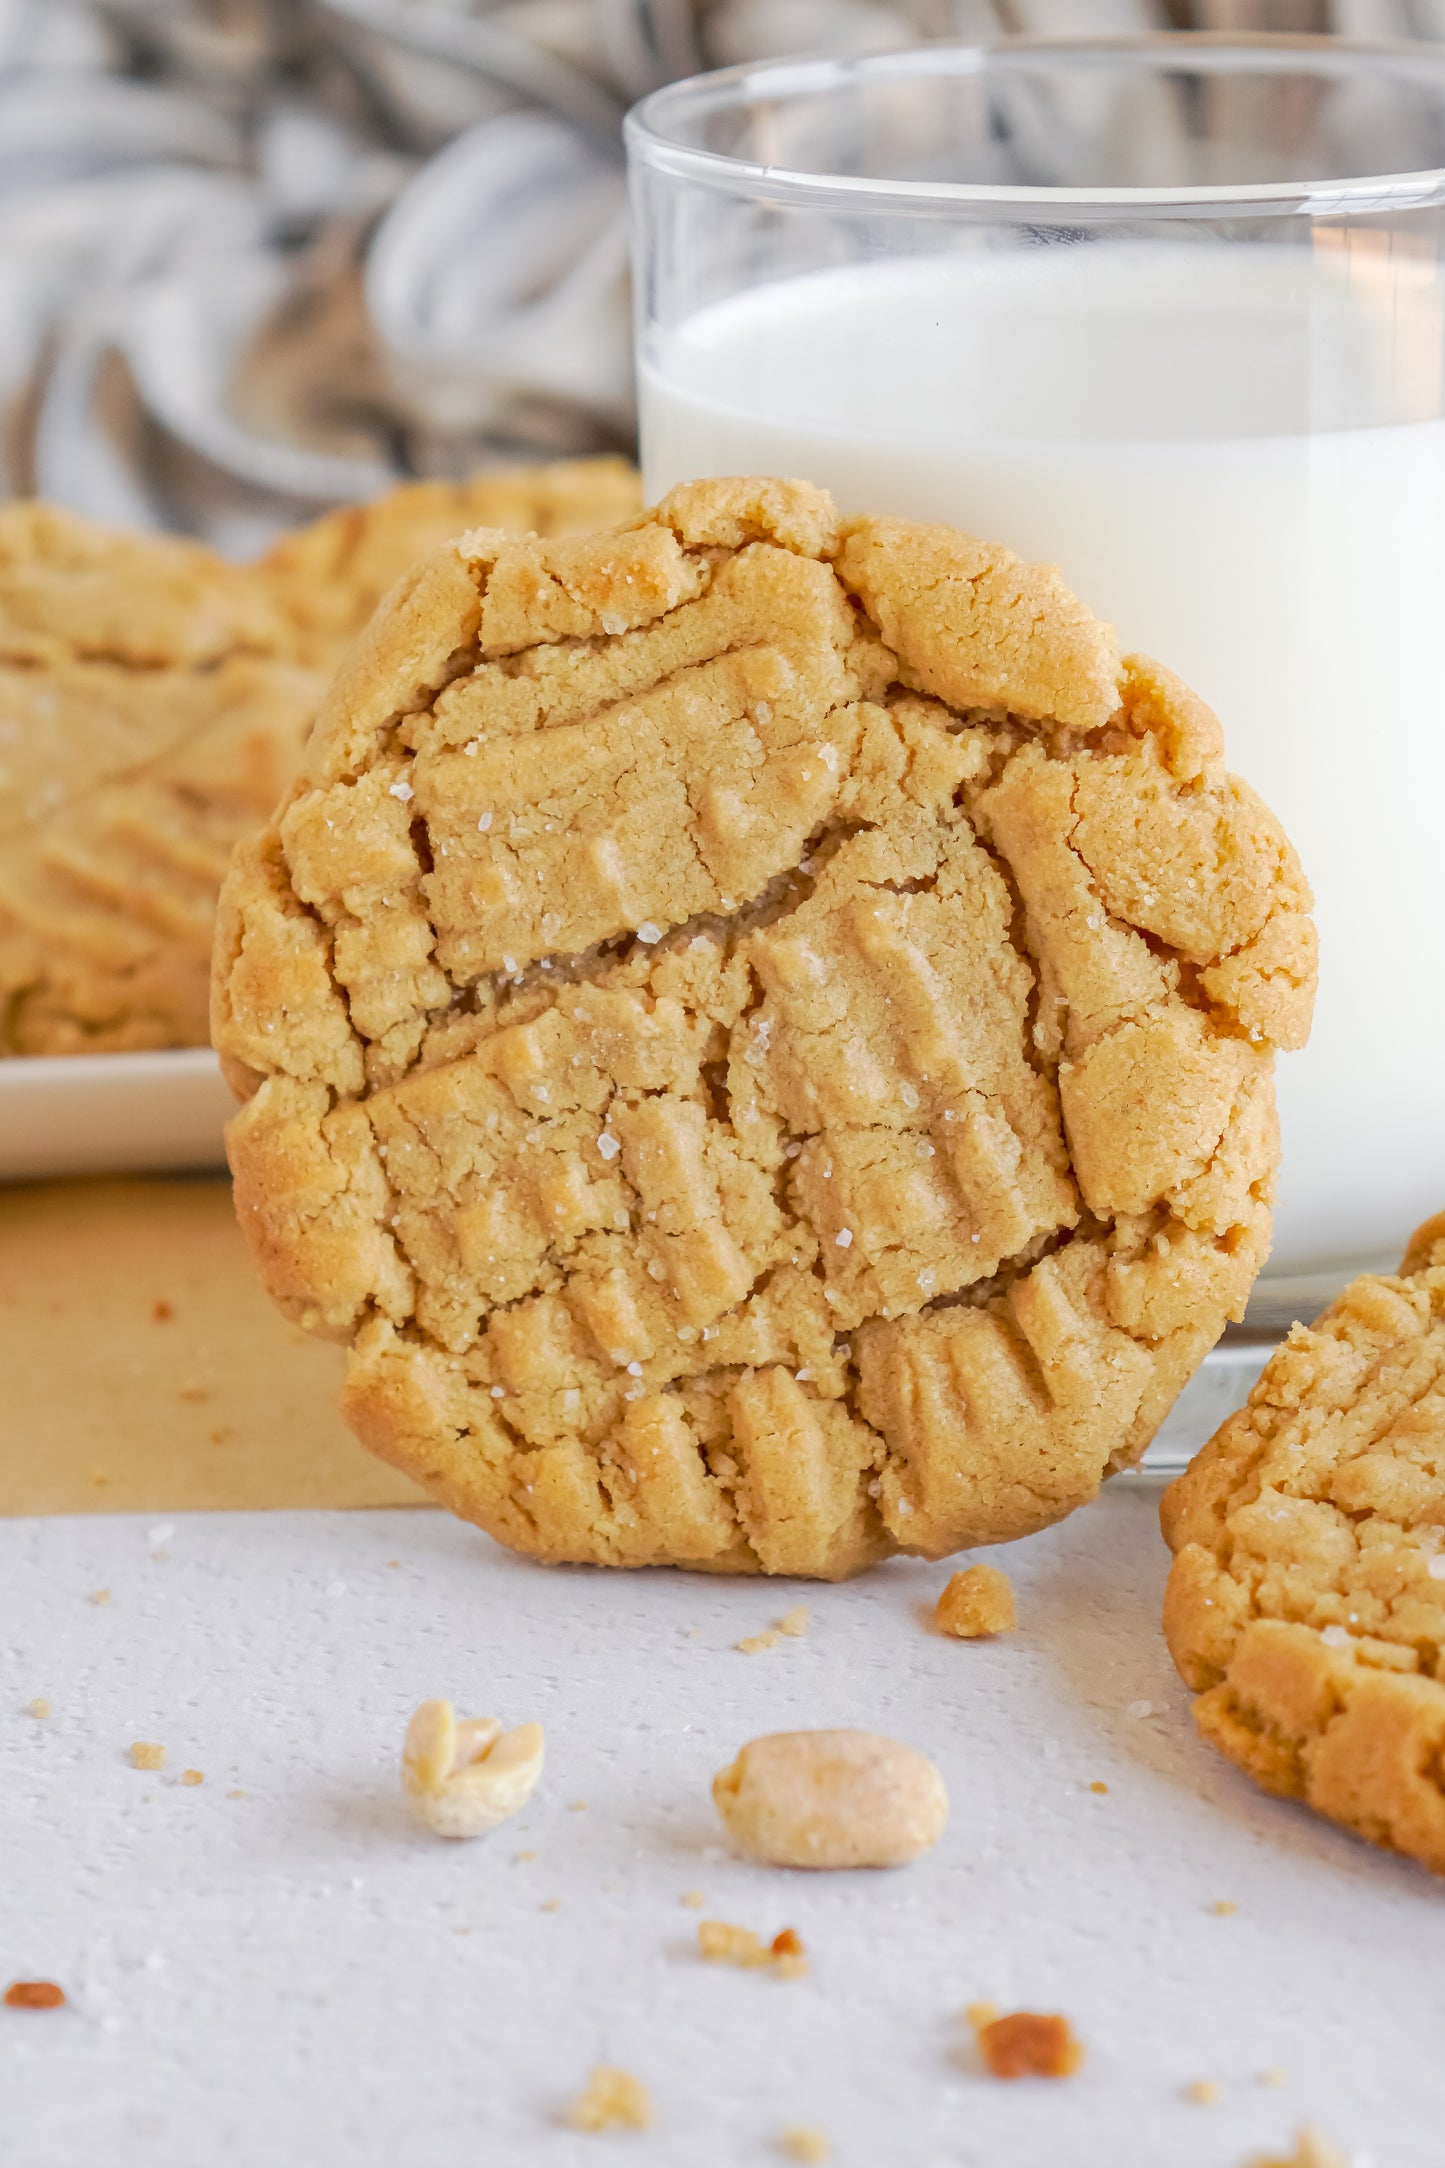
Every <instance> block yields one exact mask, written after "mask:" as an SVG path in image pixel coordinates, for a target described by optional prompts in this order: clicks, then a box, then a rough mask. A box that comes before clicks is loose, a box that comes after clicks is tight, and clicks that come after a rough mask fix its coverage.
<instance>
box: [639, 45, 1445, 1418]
mask: <svg viewBox="0 0 1445 2168" xmlns="http://www.w3.org/2000/svg"><path fill="white" fill-rule="evenodd" d="M628 139H629V151H630V157H631V166H632V186H633V198H634V210H635V217H636V241H635V250H636V259H635V260H636V288H637V307H638V331H639V340H638V354H639V362H638V366H639V389H640V400H641V413H642V452H643V464H644V468H645V472H646V481H647V486H648V490H649V493H650V494H652V495H654V496H655V495H657V494H658V493H660V492H661V491H663V490H664V489H666V488H668V487H670V486H671V484H673V483H674V482H677V481H680V480H683V479H685V478H688V477H694V476H700V475H711V474H748V473H754V474H757V473H768V474H792V475H802V476H805V477H807V478H808V479H810V480H812V481H815V482H820V483H823V484H825V485H826V487H827V488H829V489H830V490H831V491H832V492H833V494H834V496H835V497H836V498H837V499H838V501H839V503H840V504H841V505H842V506H843V507H844V509H845V510H857V511H864V510H866V511H874V512H894V513H901V514H903V515H905V516H908V517H912V518H915V519H924V520H947V521H950V522H952V523H953V524H954V525H956V526H960V527H964V528H967V529H969V530H971V531H972V532H974V533H976V534H981V535H985V536H988V537H990V538H992V539H996V540H999V541H1003V542H1006V543H1008V544H1009V545H1010V546H1011V547H1012V548H1014V549H1015V550H1018V551H1019V552H1021V553H1022V554H1023V555H1024V556H1026V557H1037V558H1046V559H1051V560H1053V561H1054V562H1056V563H1057V564H1059V565H1060V566H1061V567H1062V568H1063V571H1064V574H1065V576H1066V578H1067V579H1068V580H1069V582H1070V584H1071V585H1072V586H1073V587H1074V588H1075V589H1076V591H1077V592H1078V593H1079V594H1080V595H1081V596H1082V597H1083V598H1084V600H1085V601H1086V602H1088V604H1089V605H1090V606H1091V608H1092V609H1093V610H1094V611H1095V612H1097V613H1098V614H1099V615H1100V616H1102V617H1105V618H1108V619H1110V620H1112V622H1113V623H1114V624H1115V625H1116V626H1117V628H1118V631H1119V636H1120V640H1121V643H1122V645H1123V646H1124V648H1125V649H1126V650H1128V649H1134V648H1142V649H1144V650H1145V651H1146V652H1148V653H1151V654H1153V655H1156V656H1157V657H1158V658H1159V659H1160V660H1161V661H1163V662H1165V663H1167V664H1169V666H1170V667H1171V668H1173V669H1175V670H1177V671H1178V672H1179V673H1180V674H1181V675H1182V676H1183V677H1184V678H1185V679H1187V680H1188V681H1189V683H1190V684H1192V685H1193V686H1194V687H1195V689H1196V690H1197V691H1199V692H1200V693H1202V694H1203V695H1204V697H1205V698H1206V699H1207V700H1209V701H1210V703H1211V704H1212V705H1213V706H1214V707H1215V708H1216V709H1217V711H1218V713H1219V715H1220V717H1221V719H1222V721H1223V724H1224V730H1225V738H1226V744H1227V751H1228V758H1229V763H1230V765H1231V766H1232V767H1233V768H1235V769H1237V770H1238V771H1239V772H1240V773H1241V774H1242V775H1244V776H1245V777H1247V778H1248V780H1249V781H1250V782H1251V783H1253V784H1254V785H1255V787H1256V788H1257V789H1258V790H1259V791H1260V792H1261V793H1262V794H1263V796H1264V797H1265V798H1266V800H1267V801H1268V802H1269V803H1270V804H1271V805H1272V806H1273V807H1274V808H1275V810H1276V811H1277V812H1278V813H1279V815H1280V816H1281V818H1282V819H1283V820H1284V822H1285V824H1286V826H1287V828H1288V829H1289V832H1290V834H1291V836H1292V837H1293V838H1294V841H1295V843H1296V844H1297V846H1298V848H1299V851H1300V854H1301V857H1302V858H1303V860H1304V864H1305V869H1306V871H1307V873H1308V875H1309V877H1310V880H1311V882H1312V883H1313V886H1314V891H1315V896H1316V901H1317V906H1318V910H1317V916H1318V924H1319V931H1320V943H1321V967H1320V993H1319V1004H1318V1008H1317V1011H1316V1020H1315V1027H1314V1035H1313V1038H1312V1040H1311V1043H1310V1046H1309V1048H1308V1049H1307V1051H1306V1052H1305V1053H1303V1054H1296V1055H1291V1056H1288V1057H1286V1058H1285V1059H1283V1060H1282V1061H1281V1064H1280V1073H1279V1090H1280V1108H1281V1121H1282V1126H1283V1140H1284V1163H1283V1168H1282V1173H1281V1180H1280V1194H1279V1206H1278V1211H1277V1214H1276V1220H1275V1247H1274V1255H1273V1257H1272V1259H1271V1262H1270V1266H1269V1268H1268V1271H1267V1273H1266V1275H1265V1276H1264V1278H1263V1279H1262V1280H1261V1282H1260V1285H1259V1288H1258V1289H1257V1291H1256V1296H1255V1301H1254V1304H1253V1305H1252V1307H1251V1312H1250V1319H1251V1323H1252V1325H1253V1326H1254V1327H1255V1328H1256V1340H1257V1338H1258V1334H1259V1333H1260V1332H1266V1331H1269V1330H1272V1329H1277V1328H1278V1326H1279V1325H1280V1324H1281V1323H1284V1322H1287V1321H1288V1319H1289V1318H1290V1317H1291V1316H1294V1315H1309V1314H1311V1309H1312V1306H1313V1305H1314V1304H1316V1303H1317V1302H1318V1301H1319V1300H1321V1299H1324V1298H1325V1297H1326V1296H1327V1295H1328V1294H1329V1293H1331V1292H1332V1291H1333V1290H1334V1288H1335V1287H1337V1286H1338V1285H1339V1284H1340V1283H1341V1282H1342V1281H1343V1280H1344V1278H1346V1277H1347V1276H1348V1274H1349V1272H1350V1270H1351V1269H1353V1268H1357V1267H1358V1265H1359V1264H1360V1263H1362V1262H1365V1261H1370V1262H1380V1261H1384V1262H1385V1263H1386V1264H1387V1266H1389V1267H1392V1266H1393V1265H1394V1264H1395V1263H1396V1262H1398V1259H1399V1255H1400V1252H1401V1249H1402V1247H1403V1244H1404V1240H1405V1237H1406V1236H1407V1235H1408V1234H1409V1232H1410V1230H1411V1228H1412V1227H1413V1226H1414V1225H1415V1224H1416V1222H1417V1221H1419V1220H1420V1219H1422V1218H1424V1216H1425V1215H1426V1214H1427V1213H1428V1212H1432V1211H1436V1210H1438V1209H1439V1208H1440V1207H1441V1206H1442V1205H1445V418H1442V416H1445V170H1442V168H1445V53H1434V54H1432V52H1431V50H1430V49H1429V48H1420V47H1416V48H1409V47H1404V46H1399V47H1393V48H1391V47H1383V46H1377V47H1367V46H1358V45H1356V46H1350V45H1345V44H1340V43H1336V42H1334V41H1327V40H1315V39H1308V38H1260V39H1253V40H1248V39H1245V40H1240V39H1232V40H1220V39H1215V38H1210V37H1201V38H1192V37H1168V36H1165V37H1154V38H1148V37H1146V38H1138V39H1128V40H1106V41H1097V42H1074V43H1054V42H1051V43H1042V42H1032V41H1018V42H1011V43H1005V44H1002V45H999V46H996V47H992V48H979V47H967V46H949V45H943V46H934V47H925V48H922V49H919V48H913V49H911V50H909V51H908V52H906V53H897V54H883V55H874V56H869V57H864V58H839V59H831V60H829V59H821V60H815V61H804V62H785V63H776V64H772V65H768V66H762V67H745V68H735V69H730V70H727V71H724V72H722V73H719V74H715V75H710V76H703V77H698V78H696V79H695V80H693V81H691V82H687V83H680V84H677V85H674V86H673V87H671V88H669V89H666V90H662V91H659V92H657V93H656V94H655V95H654V96H652V97H651V98H648V99H647V100H646V101H645V102H644V103H643V104H642V105H641V106H639V107H638V108H637V109H636V111H635V112H634V113H633V114H632V115H631V117H630V119H629V123H628ZM1252 1359H1253V1363H1254V1366H1255V1367H1256V1368H1257V1366H1258V1361H1259V1359H1260V1358H1259V1353H1258V1348H1257V1346H1256V1350H1255V1353H1254V1355H1253V1358H1252ZM1196 1427H1197V1426H1196Z"/></svg>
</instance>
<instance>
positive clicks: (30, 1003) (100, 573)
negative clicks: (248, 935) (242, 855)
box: [0, 503, 323, 1056]
mask: <svg viewBox="0 0 1445 2168" xmlns="http://www.w3.org/2000/svg"><path fill="white" fill-rule="evenodd" d="M322 682H323V681H322V680H321V679H320V678H319V677H318V676H317V674H316V673H315V672H314V671H312V670H309V669H303V668H300V667H298V666H297V664H296V663H295V662H294V661H292V660H291V659H290V638H289V634H288V631H287V628H286V626H285V624H284V622H283V621H282V620H281V619H280V618H279V617H278V616H277V614H276V612H275V610H274V609H273V607H272V605H271V603H270V601H269V599H268V597H267V596H266V594H265V591H264V589H263V587H262V586H261V584H260V583H259V582H258V581H257V580H256V578H255V577H254V575H253V574H251V573H249V572H247V571H245V570H242V569H240V568H238V567H236V566H233V565H228V564H226V563H225V562H224V560H222V559H221V558H219V557H217V556H214V555H213V554H212V552H211V551H210V550H207V549H203V548H201V547H200V546H199V545H197V544H195V543H191V542H180V541H174V540H169V539H164V538H159V537H152V536H143V535H128V534H123V533H118V532H116V531H114V530H112V529H110V528H106V527H100V526H96V525H95V524H94V523H92V522H91V521H89V520H84V519H80V518H78V517H76V516H75V515H74V514H73V513H69V512H63V511H60V510H58V509H56V508H55V507H53V506H49V505H43V504H30V503H20V504H10V505H6V506H4V507H0V1056H3V1055H9V1054H70V1053H81V1052H87V1053H88V1052H104V1053H109V1052H117V1051H123V1050H127V1049H133V1048H139V1047H163V1046H202V1045H204V1044H205V1041H206V1022H207V999H208V993H207V989H208V982H209V970H210V950H211V939H212V930H213V924H214V919H215V904H216V895H217V892H218V890H219V888H220V883H221V876H222V874H223V872H224V870H225V867H226V863H227V860H228V858H229V856H230V853H231V850H232V847H233V845H234V844H235V842H236V840H237V838H238V837H239V836H240V835H242V834H243V833H244V832H245V831H246V830H247V829H248V828H252V827H254V826H256V825H257V823H258V822H260V821H262V820H264V818H265V817H266V815H267V813H268V812H269V811H270V810H271V808H272V807H273V806H274V804H275V802H276V799H277V796H278V795H279V793H280V792H281V791H282V790H283V789H284V788H285V786H286V784H287V783H288V782H289V780H290V778H291V776H292V775H293V774H294V772H295V769H296V764H297V761H298V759H299V756H300V750H301V744H302V740H303V738H304V735H305V732H306V729H307V727H308V725H309V723H310V719H311V715H312V713H313V711H314V708H315V705H316V701H317V698H318V695H319V693H320V691H321V686H322Z"/></svg>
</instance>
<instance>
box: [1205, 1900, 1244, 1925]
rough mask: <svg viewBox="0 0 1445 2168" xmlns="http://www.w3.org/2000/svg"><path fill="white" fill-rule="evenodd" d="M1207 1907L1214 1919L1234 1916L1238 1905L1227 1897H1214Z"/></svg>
mask: <svg viewBox="0 0 1445 2168" xmlns="http://www.w3.org/2000/svg"><path fill="white" fill-rule="evenodd" d="M1209 1909H1210V1911H1211V1912H1212V1913H1213V1914H1214V1916H1215V1918H1216V1919H1221V1920H1228V1919H1232V1918H1233V1917H1234V1915H1235V1913H1236V1912H1237V1911H1238V1910H1239V1906H1238V1905H1237V1904H1233V1903H1231V1901H1230V1899H1229V1898H1228V1897H1216V1898H1215V1900H1214V1902H1213V1904H1212V1905H1211V1906H1210V1907H1209Z"/></svg>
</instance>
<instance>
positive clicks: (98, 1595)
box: [90, 1588, 110, 1603]
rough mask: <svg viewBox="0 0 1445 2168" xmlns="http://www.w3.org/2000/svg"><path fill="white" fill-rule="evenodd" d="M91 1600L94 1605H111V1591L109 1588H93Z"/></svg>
mask: <svg viewBox="0 0 1445 2168" xmlns="http://www.w3.org/2000/svg"><path fill="white" fill-rule="evenodd" d="M90 1600H91V1602H92V1603H109V1602H110V1590H109V1589H108V1588H93V1589H92V1590H91V1592H90Z"/></svg>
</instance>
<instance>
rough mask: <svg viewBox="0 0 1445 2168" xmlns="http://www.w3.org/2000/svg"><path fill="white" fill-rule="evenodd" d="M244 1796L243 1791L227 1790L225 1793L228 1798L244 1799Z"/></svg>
mask: <svg viewBox="0 0 1445 2168" xmlns="http://www.w3.org/2000/svg"><path fill="white" fill-rule="evenodd" d="M245 1796H246V1794H245V1793H244V1792H227V1794H226V1797H227V1798H228V1799H244V1798H245Z"/></svg>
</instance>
